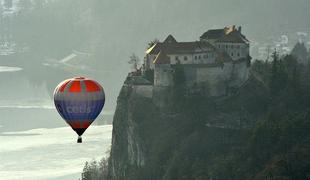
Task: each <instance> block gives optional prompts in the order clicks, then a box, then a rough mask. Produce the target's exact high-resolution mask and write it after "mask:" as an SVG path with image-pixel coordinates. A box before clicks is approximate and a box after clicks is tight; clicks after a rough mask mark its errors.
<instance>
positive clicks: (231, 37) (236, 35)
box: [216, 30, 249, 43]
mask: <svg viewBox="0 0 310 180" xmlns="http://www.w3.org/2000/svg"><path fill="white" fill-rule="evenodd" d="M216 42H232V43H248V42H249V40H248V39H247V38H246V37H245V36H244V35H242V34H241V33H240V32H239V31H238V30H234V31H232V32H230V33H228V34H226V35H224V36H222V37H221V38H219V39H218V40H216Z"/></svg>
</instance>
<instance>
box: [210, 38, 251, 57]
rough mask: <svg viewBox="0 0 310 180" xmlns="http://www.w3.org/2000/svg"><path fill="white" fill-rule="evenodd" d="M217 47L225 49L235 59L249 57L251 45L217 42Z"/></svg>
mask: <svg viewBox="0 0 310 180" xmlns="http://www.w3.org/2000/svg"><path fill="white" fill-rule="evenodd" d="M215 46H216V48H218V49H220V50H221V51H225V52H226V53H227V54H228V55H229V56H230V57H231V58H232V59H233V60H238V59H240V58H247V56H248V55H249V45H248V44H245V43H223V42H221V43H216V45H215Z"/></svg>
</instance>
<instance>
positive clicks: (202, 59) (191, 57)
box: [168, 51, 216, 64]
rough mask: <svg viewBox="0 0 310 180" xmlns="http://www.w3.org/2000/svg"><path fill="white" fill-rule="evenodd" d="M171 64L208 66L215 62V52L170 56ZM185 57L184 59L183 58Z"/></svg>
mask: <svg viewBox="0 0 310 180" xmlns="http://www.w3.org/2000/svg"><path fill="white" fill-rule="evenodd" d="M168 56H169V57H170V61H171V64H177V63H178V61H179V62H180V63H181V64H210V63H214V62H215V58H216V56H215V52H214V51H207V52H195V53H193V54H170V55H168ZM185 57H186V58H185Z"/></svg>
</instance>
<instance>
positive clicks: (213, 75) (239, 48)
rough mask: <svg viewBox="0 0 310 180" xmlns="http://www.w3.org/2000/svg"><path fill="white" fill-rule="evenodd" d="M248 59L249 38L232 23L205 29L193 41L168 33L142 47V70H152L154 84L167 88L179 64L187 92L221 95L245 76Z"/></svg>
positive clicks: (247, 70)
mask: <svg viewBox="0 0 310 180" xmlns="http://www.w3.org/2000/svg"><path fill="white" fill-rule="evenodd" d="M250 60H251V57H250V55H249V41H248V40H247V38H246V37H245V36H244V35H243V34H242V33H241V27H239V28H238V29H236V28H235V26H232V27H225V28H223V29H213V30H209V31H207V32H205V33H204V34H203V35H202V36H200V40H199V41H193V42H178V41H177V40H176V39H175V38H174V37H173V36H172V35H169V36H168V37H167V38H166V39H165V40H164V41H163V42H158V43H156V44H155V45H153V46H152V47H150V48H149V49H148V50H147V51H146V57H145V62H144V66H143V68H144V70H143V71H144V72H145V71H148V70H153V71H154V87H161V88H162V87H166V88H169V87H171V86H173V75H174V67H175V65H176V64H181V65H182V66H183V68H184V74H185V78H186V86H187V90H188V93H189V94H191V93H196V92H200V93H203V94H206V95H210V96H221V95H225V94H227V93H229V91H230V89H234V88H238V87H240V86H241V85H242V84H243V83H244V82H245V81H246V80H247V79H248V76H249V65H250Z"/></svg>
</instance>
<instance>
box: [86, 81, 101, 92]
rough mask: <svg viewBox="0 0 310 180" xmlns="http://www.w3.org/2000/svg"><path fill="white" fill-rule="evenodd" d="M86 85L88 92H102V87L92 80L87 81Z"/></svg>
mask: <svg viewBox="0 0 310 180" xmlns="http://www.w3.org/2000/svg"><path fill="white" fill-rule="evenodd" d="M84 83H85V86H86V91H87V92H94V91H100V90H101V89H100V86H99V85H98V84H97V83H95V82H94V81H92V80H85V81H84Z"/></svg>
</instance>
